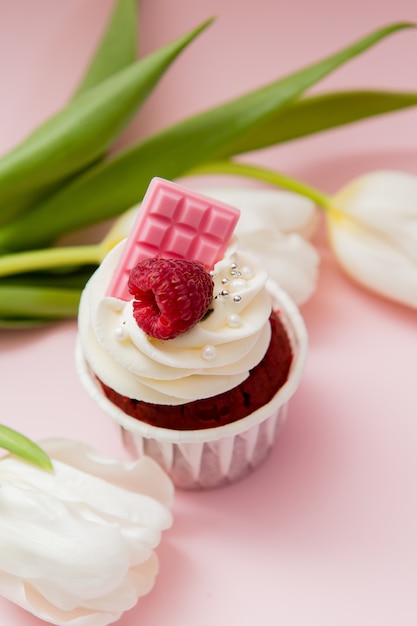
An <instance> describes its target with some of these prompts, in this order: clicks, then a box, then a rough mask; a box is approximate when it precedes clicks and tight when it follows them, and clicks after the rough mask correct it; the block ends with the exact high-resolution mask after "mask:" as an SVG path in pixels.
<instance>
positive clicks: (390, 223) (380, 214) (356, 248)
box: [327, 171, 417, 308]
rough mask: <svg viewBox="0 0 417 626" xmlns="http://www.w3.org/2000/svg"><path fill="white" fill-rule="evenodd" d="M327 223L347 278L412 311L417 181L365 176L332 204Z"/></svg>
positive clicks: (394, 175) (415, 301)
mask: <svg viewBox="0 0 417 626" xmlns="http://www.w3.org/2000/svg"><path fill="white" fill-rule="evenodd" d="M327 218H328V219H327V224H328V231H329V236H330V244H331V246H332V248H333V251H334V253H335V255H336V258H337V260H338V261H339V262H340V265H341V266H342V268H343V269H344V270H345V271H346V272H347V274H348V275H349V276H351V277H352V278H353V279H354V280H356V281H357V282H359V283H360V284H362V285H363V286H365V287H367V288H369V289H371V290H372V291H375V292H376V293H379V294H381V295H383V296H385V297H387V298H390V299H392V300H395V301H397V302H400V303H402V304H405V305H408V306H411V307H414V308H417V177H416V176H413V175H412V174H406V173H404V172H398V171H377V172H371V173H369V174H365V175H363V176H361V177H360V178H357V179H355V180H354V181H352V182H351V183H349V184H348V185H347V186H346V187H344V188H343V189H342V190H341V191H339V192H338V193H337V194H336V195H335V196H334V197H333V198H332V201H331V208H330V211H329V212H328V213H327Z"/></svg>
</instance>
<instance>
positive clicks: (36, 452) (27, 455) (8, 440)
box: [0, 424, 53, 471]
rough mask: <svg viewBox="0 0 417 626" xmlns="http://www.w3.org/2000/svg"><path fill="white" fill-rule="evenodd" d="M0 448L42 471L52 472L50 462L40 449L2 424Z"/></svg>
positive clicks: (0, 427) (0, 428) (0, 425)
mask: <svg viewBox="0 0 417 626" xmlns="http://www.w3.org/2000/svg"><path fill="white" fill-rule="evenodd" d="M0 447H1V448H4V449H5V450H7V451H8V452H11V453H12V454H15V455H16V456H18V457H20V458H22V459H24V460H25V461H29V462H30V463H33V464H34V465H37V466H38V467H40V468H42V469H44V470H48V471H53V466H52V463H51V460H50V458H49V457H48V455H47V454H46V452H45V451H44V450H42V448H40V447H39V446H38V445H37V444H36V443H34V442H33V441H31V440H30V439H28V438H27V437H25V436H24V435H21V434H20V433H18V432H17V431H16V430H13V429H12V428H9V427H8V426H4V425H3V424H0Z"/></svg>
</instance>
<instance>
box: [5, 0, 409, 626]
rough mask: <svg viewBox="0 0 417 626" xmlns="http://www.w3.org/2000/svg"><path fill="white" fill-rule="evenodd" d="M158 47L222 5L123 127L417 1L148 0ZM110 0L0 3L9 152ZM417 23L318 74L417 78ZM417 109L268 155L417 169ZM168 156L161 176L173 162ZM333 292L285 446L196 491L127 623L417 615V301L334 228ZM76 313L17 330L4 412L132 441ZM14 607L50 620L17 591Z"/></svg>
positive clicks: (329, 166) (346, 171) (324, 305)
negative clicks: (377, 291)
mask: <svg viewBox="0 0 417 626" xmlns="http://www.w3.org/2000/svg"><path fill="white" fill-rule="evenodd" d="M142 4H143V15H142V42H141V50H142V51H143V52H147V51H150V50H151V49H153V48H154V47H157V46H159V45H162V44H164V43H166V42H168V41H169V40H171V39H173V38H174V37H176V36H178V35H180V34H182V33H183V32H185V31H186V30H188V29H190V28H192V27H193V26H195V25H196V24H197V23H199V22H201V21H203V20H204V19H206V18H207V17H209V16H211V15H217V21H216V23H215V24H214V25H213V26H212V27H211V28H210V29H209V31H207V32H206V33H205V34H204V35H202V36H201V37H200V38H199V39H198V40H197V41H196V42H194V44H193V46H192V49H189V50H188V51H186V52H185V54H184V55H183V56H182V57H181V59H180V60H179V61H178V62H177V63H176V65H175V67H173V68H172V70H171V71H170V73H169V75H167V76H166V78H165V79H164V80H163V83H161V85H160V87H158V89H157V91H156V92H155V94H154V97H153V98H152V100H151V101H149V103H148V104H147V105H146V107H145V109H144V110H143V112H142V113H141V114H140V115H139V116H138V117H137V119H136V120H135V122H134V123H133V124H132V127H131V128H130V130H129V132H128V133H126V134H125V137H124V140H123V141H124V142H126V141H130V140H131V138H132V137H138V136H142V135H145V134H146V133H148V132H149V131H151V130H156V129H157V128H160V127H162V126H163V125H165V124H166V123H168V122H171V121H173V120H176V119H180V118H181V117H184V116H185V115H188V114H190V113H192V112H196V111H199V110H202V109H203V108H205V107H207V106H209V105H212V104H215V103H217V102H220V101H223V100H224V99H226V98H228V97H232V96H237V95H239V94H240V93H243V92H244V91H247V90H249V89H251V88H254V87H256V86H258V85H259V86H260V85H261V84H264V83H266V82H269V81H272V80H273V79H275V78H277V77H278V76H280V75H283V74H284V73H286V72H288V71H291V70H295V69H297V68H299V67H301V66H302V65H305V64H306V63H308V62H311V61H314V60H317V59H319V58H321V57H322V56H324V55H326V54H329V53H331V52H333V51H335V50H336V49H338V48H339V47H341V46H342V45H345V44H348V43H350V42H351V41H353V40H354V39H356V38H358V37H360V36H362V35H364V34H366V33H367V32H369V31H371V30H373V29H375V28H376V27H378V26H382V25H384V24H386V23H388V22H392V21H398V20H414V21H417V7H416V4H415V2H414V1H413V0H409V1H407V0H397V1H396V2H386V1H385V0H382V1H380V0H361V1H359V0H356V1H351V2H349V3H347V2H346V3H343V4H342V3H338V2H334V1H332V0H318V1H315V2H310V1H309V0H291V2H289V1H281V2H273V1H271V0H257V2H252V1H250V0H228V1H226V2H225V1H222V0H216V1H214V0H212V1H209V0H205V1H203V0H194V1H193V2H186V1H185V0H178V1H177V2H169V1H167V0H165V1H164V2H162V0H152V2H151V1H149V0H148V1H147V0H144V2H143V3H142ZM111 6H112V2H110V1H109V0H61V2H56V1H55V0H37V2H27V1H26V0H14V2H13V3H12V2H6V0H1V1H0V80H1V87H2V92H1V93H2V96H1V115H0V151H1V152H4V151H5V150H6V149H8V148H10V147H11V146H12V145H13V144H14V143H16V142H17V141H18V140H19V139H21V138H22V137H23V136H24V135H25V134H26V133H27V132H28V131H29V130H30V129H31V128H33V127H34V126H35V125H36V124H37V123H39V122H40V121H41V120H42V119H44V118H45V117H47V116H48V115H50V114H51V113H52V112H53V111H55V110H56V109H57V108H59V107H60V106H61V105H62V104H63V103H64V102H65V100H66V98H67V97H68V96H69V94H70V93H71V90H72V89H73V87H74V86H75V85H76V82H77V79H78V78H79V77H80V75H81V72H82V68H83V66H84V65H85V63H86V61H87V59H88V56H89V54H90V53H91V51H92V50H93V48H94V44H95V42H96V41H97V38H98V37H99V34H100V31H101V29H102V27H103V25H104V23H105V20H106V18H107V15H108V13H109V10H110V8H111ZM416 55H417V31H413V30H409V31H404V32H402V33H399V34H397V35H395V36H393V37H391V38H389V39H388V40H386V41H385V42H383V43H381V44H379V45H378V46H377V47H375V48H374V49H373V50H371V51H370V52H368V53H366V54H365V55H363V56H361V57H360V58H359V59H356V60H354V61H352V62H351V63H349V64H348V65H346V66H345V67H344V68H342V69H341V70H339V71H338V72H337V73H335V74H334V75H332V77H330V78H328V79H326V80H325V81H323V82H322V83H321V84H320V86H319V87H317V90H318V91H319V90H323V89H325V88H326V89H330V88H349V87H355V86H356V87H366V86H367V87H380V88H390V89H404V90H414V91H416V90H417V74H416V69H415V59H416ZM416 140H417V109H414V110H409V111H405V112H401V113H397V114H394V115H390V116H385V117H381V118H378V119H374V120H371V121H367V122H363V123H361V124H357V125H356V126H353V127H351V128H345V129H339V130H335V131H332V132H329V133H327V134H325V135H323V136H320V137H311V138H309V139H305V140H300V141H298V142H294V143H293V144H292V145H288V146H285V145H284V146H282V147H280V148H274V149H270V150H266V151H264V152H263V153H260V154H257V155H255V156H253V157H252V159H251V161H252V162H255V163H259V164H265V165H269V166H271V167H274V168H276V169H282V170H283V171H285V172H286V173H288V174H290V175H294V176H296V177H299V178H301V179H302V180H304V181H306V182H308V183H311V184H313V185H316V186H317V187H319V188H321V189H322V190H324V191H326V192H333V191H336V190H337V189H338V188H339V187H340V186H341V185H343V184H344V183H346V182H348V181H349V180H350V179H351V178H353V177H354V176H356V175H358V174H360V173H362V172H365V171H367V170H374V169H381V168H383V167H384V168H391V169H402V170H405V171H409V172H412V173H414V174H417V147H416V146H417V141H416ZM155 174H158V173H157V172H155ZM317 245H318V247H319V249H320V253H321V257H322V263H321V270H320V281H319V287H318V290H317V293H316V294H315V296H314V297H313V298H312V300H311V301H310V302H309V303H308V304H307V305H305V306H304V307H303V309H302V311H303V314H304V317H305V320H306V324H307V327H308V330H309V335H310V355H309V360H308V365H307V369H306V372H305V376H304V378H303V382H302V385H301V387H300V388H299V390H298V392H297V394H296V396H295V397H294V399H293V401H292V403H291V406H290V416H289V421H288V424H287V426H286V428H285V430H284V432H283V433H282V435H281V437H280V439H279V441H278V442H277V445H276V447H275V449H274V450H273V452H272V453H271V455H270V457H269V458H268V460H267V461H266V462H265V463H264V464H263V465H262V467H260V468H259V469H258V470H257V471H256V472H255V473H254V474H253V475H252V476H251V477H249V478H247V479H245V480H244V481H242V482H241V483H238V484H236V485H234V486H231V487H228V488H226V489H223V490H219V491H214V492H208V493H181V492H178V494H177V496H176V499H175V505H174V514H175V524H174V526H173V528H172V530H170V531H169V532H168V533H166V535H165V537H164V541H163V543H162V544H161V546H160V549H159V550H158V554H159V557H160V564H161V571H160V575H159V578H158V580H157V584H156V587H155V589H154V591H153V592H152V593H151V594H150V595H149V596H147V597H146V598H144V599H143V600H142V601H141V602H140V603H139V605H138V606H137V607H136V608H135V609H134V610H132V611H130V612H129V613H127V614H125V615H124V616H123V618H122V619H121V620H120V622H119V623H120V625H121V626H133V625H134V624H137V623H138V622H140V623H143V624H146V625H147V626H166V625H167V624H173V623H174V624H181V626H195V624H199V626H209V625H210V626H213V624H218V625H221V626H226V625H229V624H239V625H240V626H253V624H262V625H263V626H275V624H283V625H285V626H305V624H320V626H334V625H335V624H337V625H338V626H345V625H346V626H347V625H349V626H351V625H352V624H355V626H369V625H374V624H375V625H378V626H392V624H401V625H407V626H408V625H410V626H411V625H414V624H415V623H417V596H416V593H415V586H416V580H417V499H416V493H415V491H416V489H415V485H416V480H417V443H416V442H417V420H416V417H417V398H416V354H417V332H416V330H417V314H416V312H415V311H411V310H406V309H404V308H403V307H401V306H398V305H395V304H392V303H389V302H386V301H383V300H382V299H380V298H377V297H376V296H373V295H371V294H369V293H367V292H365V291H364V290H362V289H361V288H360V287H358V286H356V285H354V284H353V283H351V282H350V281H349V280H348V279H347V278H346V277H345V276H344V275H343V274H342V273H341V271H340V270H339V269H338V267H337V266H336V265H335V262H334V260H333V258H332V256H331V253H330V252H329V250H328V247H327V245H326V242H325V241H324V240H323V239H322V238H319V239H318V241H317ZM75 334H76V326H75V323H74V322H66V323H62V324H58V325H56V326H53V327H50V328H44V329H41V330H36V331H27V332H20V333H19V334H15V333H12V332H2V333H1V334H0V368H1V370H0V371H1V381H2V382H1V413H2V417H1V421H2V422H5V423H8V424H9V425H11V426H13V427H15V428H17V429H20V430H22V431H24V432H25V433H26V434H27V435H29V436H31V437H34V438H36V439H39V438H42V437H49V436H54V437H55V436H65V437H71V438H78V439H81V440H83V441H86V442H88V443H90V444H93V445H94V446H95V447H97V448H98V449H99V450H101V451H102V452H105V453H111V454H112V455H115V456H119V457H120V456H122V455H123V451H122V448H121V444H120V442H119V440H118V438H117V437H115V430H114V427H113V425H112V424H111V423H109V422H108V421H107V420H106V419H103V417H102V416H101V414H100V412H99V411H98V409H96V408H95V406H93V405H92V403H91V402H90V400H89V398H88V397H86V394H85V392H84V391H83V389H82V388H81V385H80V384H79V382H78V380H77V378H76V375H75V371H74V365H73V348H74V340H75ZM0 611H1V615H2V623H5V624H8V625H10V626H21V625H23V624H25V625H26V626H32V625H33V626H35V625H36V624H40V623H41V622H40V621H39V620H37V619H36V618H34V617H32V616H30V615H28V614H26V613H25V612H23V611H22V610H20V609H19V608H17V607H15V606H13V605H12V604H10V603H8V602H6V601H1V600H0Z"/></svg>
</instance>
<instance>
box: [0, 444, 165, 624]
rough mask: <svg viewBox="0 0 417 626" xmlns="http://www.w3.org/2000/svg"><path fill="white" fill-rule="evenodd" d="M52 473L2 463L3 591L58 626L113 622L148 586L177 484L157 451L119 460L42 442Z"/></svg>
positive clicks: (0, 568) (0, 552) (20, 463)
mask: <svg viewBox="0 0 417 626" xmlns="http://www.w3.org/2000/svg"><path fill="white" fill-rule="evenodd" d="M42 447H43V448H44V450H45V451H46V452H47V454H48V455H49V456H50V458H51V459H52V462H53V466H54V472H53V473H51V472H45V471H43V470H41V469H38V468H37V467H35V466H32V465H29V464H28V463H26V462H24V461H21V460H19V459H18V458H16V457H13V456H6V457H3V458H2V459H1V460H0V507H1V514H0V593H1V594H2V595H3V596H4V597H6V598H8V599H9V600H11V601H12V602H15V603H16V604H18V605H20V606H21V607H23V608H24V609H26V610H28V611H30V612H31V613H33V614H34V615H36V616H37V617H39V618H41V619H43V620H45V621H47V622H51V623H53V624H56V625H61V624H65V625H67V626H68V625H71V624H73V625H74V626H75V625H76V626H106V625H107V624H110V623H112V622H114V621H116V620H118V619H119V617H120V616H121V614H122V613H123V612H124V611H125V610H127V609H130V608H131V607H133V606H134V605H135V604H136V602H137V600H138V598H139V597H140V596H143V595H144V594H146V593H148V592H149V591H150V590H151V588H152V586H153V584H154V580H155V576H156V574H157V570H158V561H157V557H156V554H155V552H154V549H155V547H156V546H157V545H158V544H159V542H160V538H161V532H162V531H163V530H164V529H166V528H168V527H169V526H170V525H171V522H172V518H171V513H170V511H169V507H170V505H171V501H172V496H173V487H172V483H171V481H170V480H169V479H168V477H167V476H166V475H165V473H164V472H163V471H162V470H161V469H160V468H159V466H158V465H157V464H156V463H155V462H154V461H152V460H151V459H149V458H146V457H144V458H142V459H140V460H139V461H135V462H132V463H125V464H123V463H118V462H116V461H112V460H109V459H107V458H104V457H102V456H100V455H98V454H97V453H96V452H95V451H93V450H91V449H90V448H87V447H86V446H84V445H83V444H79V443H75V442H69V441H65V440H50V441H46V442H43V443H42Z"/></svg>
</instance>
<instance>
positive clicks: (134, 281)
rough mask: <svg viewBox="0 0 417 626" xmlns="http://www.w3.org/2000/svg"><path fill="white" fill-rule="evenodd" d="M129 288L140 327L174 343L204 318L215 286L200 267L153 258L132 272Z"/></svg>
mask: <svg viewBox="0 0 417 626" xmlns="http://www.w3.org/2000/svg"><path fill="white" fill-rule="evenodd" d="M128 287H129V291H130V293H131V294H132V295H133V296H134V297H135V301H134V302H133V315H134V318H135V320H136V323H137V325H138V326H139V327H140V328H141V329H142V330H143V331H144V332H145V333H146V334H147V335H150V336H151V337H155V338H156V339H173V338H174V337H177V336H178V335H180V334H181V333H184V332H185V331H186V330H189V329H190V328H192V327H193V326H194V325H195V324H197V322H198V321H199V320H201V318H202V317H204V315H205V313H206V312H207V310H208V308H209V306H210V303H211V301H212V299H213V288H214V283H213V280H212V278H211V276H210V274H208V273H207V272H206V270H205V269H204V267H203V266H202V265H201V264H200V263H197V262H195V261H188V260H187V259H161V258H158V257H154V258H151V259H144V260H143V261H141V262H140V263H138V264H137V265H136V266H135V267H134V268H133V269H132V271H131V272H130V276H129V282H128Z"/></svg>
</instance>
